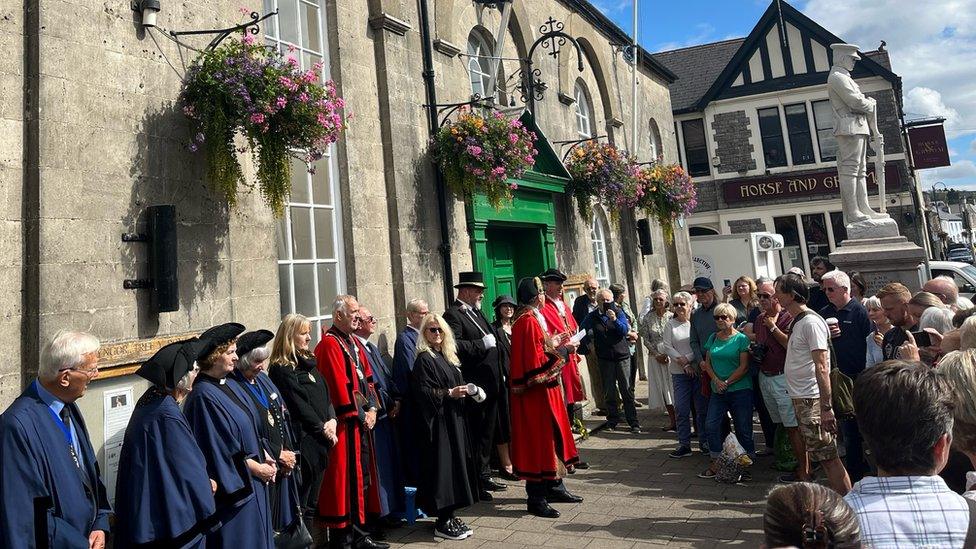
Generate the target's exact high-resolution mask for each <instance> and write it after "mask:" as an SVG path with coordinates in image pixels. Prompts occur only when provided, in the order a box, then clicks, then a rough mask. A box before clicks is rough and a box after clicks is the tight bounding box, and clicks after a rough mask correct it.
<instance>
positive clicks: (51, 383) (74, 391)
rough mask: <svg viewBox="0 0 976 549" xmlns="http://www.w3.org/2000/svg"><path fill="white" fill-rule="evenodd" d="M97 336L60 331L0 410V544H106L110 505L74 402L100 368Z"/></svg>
mask: <svg viewBox="0 0 976 549" xmlns="http://www.w3.org/2000/svg"><path fill="white" fill-rule="evenodd" d="M99 347H100V343H99V341H98V339H96V338H95V336H93V335H91V334H87V333H83V332H58V333H57V334H56V335H55V336H54V337H53V338H52V339H51V341H49V342H48V343H47V345H45V346H44V349H43V350H42V352H41V363H40V367H39V369H38V373H37V379H36V380H34V382H32V383H31V384H30V385H29V386H28V387H27V389H26V390H25V391H24V392H23V394H21V395H20V396H19V397H18V398H17V400H15V401H14V402H13V404H11V405H10V407H9V408H7V411H6V412H4V413H3V415H0V502H2V505H0V547H30V548H33V547H38V546H41V547H89V548H92V549H100V548H102V547H105V533H106V532H108V531H109V521H108V518H109V514H110V513H111V511H112V510H111V507H110V506H109V502H108V497H107V496H106V493H105V486H104V484H103V483H102V478H101V472H100V471H99V469H98V462H97V461H96V460H95V450H94V448H93V447H92V443H91V439H90V438H89V437H88V429H87V428H86V427H85V421H84V419H83V418H82V416H81V412H80V411H79V410H78V406H77V405H76V404H75V401H77V400H78V399H79V398H81V397H82V396H84V394H85V390H86V389H87V388H88V384H89V383H91V381H92V379H94V378H95V377H96V376H98V349H99Z"/></svg>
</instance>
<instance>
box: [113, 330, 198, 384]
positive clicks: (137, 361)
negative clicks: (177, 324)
mask: <svg viewBox="0 0 976 549" xmlns="http://www.w3.org/2000/svg"><path fill="white" fill-rule="evenodd" d="M198 335H200V334H199V333H196V332H194V333H187V334H177V335H169V336H162V337H156V338H152V339H137V340H134V341H120V342H117V343H106V344H103V345H102V347H101V348H100V349H98V369H99V373H98V378H99V379H109V378H113V377H120V376H126V375H129V374H131V373H134V372H135V371H136V370H138V369H139V366H141V365H142V363H143V362H145V361H146V360H147V359H148V358H149V357H151V356H153V354H155V353H156V351H158V350H160V349H161V348H163V347H164V346H166V345H169V344H170V343H174V342H177V341H182V340H184V339H189V338H191V337H196V336H198Z"/></svg>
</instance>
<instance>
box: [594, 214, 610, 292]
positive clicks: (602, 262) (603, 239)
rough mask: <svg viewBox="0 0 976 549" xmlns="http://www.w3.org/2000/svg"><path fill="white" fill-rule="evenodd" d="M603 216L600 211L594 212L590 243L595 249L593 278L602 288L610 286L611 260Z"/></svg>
mask: <svg viewBox="0 0 976 549" xmlns="http://www.w3.org/2000/svg"><path fill="white" fill-rule="evenodd" d="M604 225H605V221H604V217H603V215H602V214H601V213H600V212H599V211H595V212H593V223H592V224H591V225H590V243H591V245H592V247H593V271H594V272H593V278H595V279H596V281H597V282H598V283H599V284H600V287H601V288H607V287H609V286H610V260H609V257H608V256H607V230H606V228H605V226H604Z"/></svg>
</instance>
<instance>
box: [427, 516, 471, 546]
mask: <svg viewBox="0 0 976 549" xmlns="http://www.w3.org/2000/svg"><path fill="white" fill-rule="evenodd" d="M473 533H474V532H472V531H471V529H470V528H468V525H467V524H465V523H464V521H462V520H461V519H459V518H457V517H452V518H450V519H448V520H447V521H445V522H444V523H443V524H440V523H438V524H435V525H434V537H435V538H443V539H453V540H461V539H465V538H468V537H470V536H471V535H472V534H473Z"/></svg>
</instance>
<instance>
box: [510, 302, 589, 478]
mask: <svg viewBox="0 0 976 549" xmlns="http://www.w3.org/2000/svg"><path fill="white" fill-rule="evenodd" d="M546 337H547V336H546V334H545V331H544V330H543V327H542V325H541V324H540V323H539V321H538V319H536V317H535V315H534V314H533V312H532V310H531V309H530V310H528V311H526V312H525V313H523V314H522V315H521V316H519V317H518V319H517V320H516V321H515V324H514V325H513V326H512V354H511V362H510V377H509V384H510V387H511V390H510V396H511V399H510V402H509V406H510V408H511V415H512V449H511V451H512V465H513V469H514V470H515V474H516V475H518V476H519V477H520V478H522V479H524V480H533V481H536V480H554V479H557V478H559V477H560V476H561V475H560V465H559V462H560V461H561V462H562V463H563V464H565V465H572V464H574V463H576V462H578V461H579V454H578V452H577V451H576V441H575V440H574V439H573V433H572V431H571V430H570V427H569V417H568V416H567V415H566V404H565V401H564V400H563V394H562V390H561V389H560V388H559V375H560V372H559V368H560V366H562V363H563V362H562V359H561V358H559V357H558V356H557V355H555V354H552V353H546V351H545V348H546V347H545V345H546Z"/></svg>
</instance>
